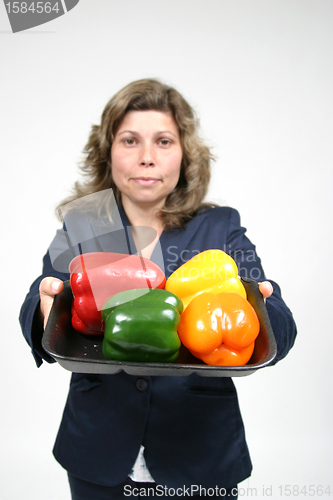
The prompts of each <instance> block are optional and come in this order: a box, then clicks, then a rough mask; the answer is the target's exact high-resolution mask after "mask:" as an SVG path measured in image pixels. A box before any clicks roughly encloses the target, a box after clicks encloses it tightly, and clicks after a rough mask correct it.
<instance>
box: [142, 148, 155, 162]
mask: <svg viewBox="0 0 333 500" xmlns="http://www.w3.org/2000/svg"><path fill="white" fill-rule="evenodd" d="M140 165H141V166H142V167H152V166H154V165H155V160H154V153H153V151H152V147H151V145H149V144H146V145H145V146H144V148H143V150H142V155H141V159H140Z"/></svg>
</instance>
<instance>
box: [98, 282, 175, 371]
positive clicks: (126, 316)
mask: <svg viewBox="0 0 333 500" xmlns="http://www.w3.org/2000/svg"><path fill="white" fill-rule="evenodd" d="M182 310H183V304H182V301H181V300H180V299H179V298H178V297H177V296H176V295H174V294H173V293H171V292H167V291H166V290H161V289H158V288H155V289H150V290H149V291H147V290H139V289H134V290H127V291H124V292H119V293H117V294H115V295H113V296H112V297H110V298H109V299H108V300H107V301H106V303H105V304H104V306H103V310H102V318H103V320H104V322H105V332H104V339H103V345H102V349H103V355H104V357H105V358H107V359H112V360H117V361H136V362H160V363H171V362H173V361H175V360H176V359H177V357H178V354H179V348H180V345H181V342H180V340H179V336H178V333H177V328H178V325H179V322H180V314H181V313H182Z"/></svg>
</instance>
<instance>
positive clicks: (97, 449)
mask: <svg viewBox="0 0 333 500" xmlns="http://www.w3.org/2000/svg"><path fill="white" fill-rule="evenodd" d="M120 215H121V222H122V224H123V225H124V226H125V227H129V222H128V220H127V217H126V214H125V212H124V211H123V209H122V208H121V209H120ZM88 225H89V224H88ZM245 232H246V230H245V229H244V228H243V227H241V225H240V218H239V214H238V212H237V211H236V210H234V209H232V208H229V207H217V208H211V209H208V210H206V211H203V212H201V213H199V214H198V215H197V216H196V217H194V218H193V219H192V220H190V222H188V224H187V225H186V227H185V228H184V229H176V230H173V231H171V232H163V233H162V235H161V237H160V249H161V251H162V257H163V261H164V271H165V274H166V277H168V276H169V275H170V274H171V273H172V272H173V271H174V270H175V269H177V268H178V267H179V266H180V265H182V264H183V263H184V262H186V261H187V260H189V259H190V258H192V257H193V256H194V255H195V254H197V253H198V252H202V251H204V250H208V249H213V248H219V249H221V250H223V251H225V252H227V253H229V254H230V255H231V256H232V257H233V258H234V259H235V261H236V263H237V265H238V269H239V274H240V275H241V276H244V277H249V278H252V279H255V280H257V281H262V280H264V279H266V277H265V274H264V271H263V269H262V266H261V262H260V259H259V257H258V256H257V254H256V251H255V246H254V245H253V244H252V243H251V242H250V240H249V239H248V238H247V236H246V234H245ZM116 233H117V232H115V233H114V234H116ZM87 234H88V235H89V229H88V230H87ZM119 234H120V233H119ZM119 234H118V236H117V237H116V238H114V239H113V240H112V241H111V239H110V235H108V234H99V235H98V236H97V237H94V236H96V234H94V230H93V229H92V230H91V238H90V240H89V238H87V240H86V243H85V248H84V251H94V250H95V251H100V250H105V251H119V250H120V251H121V248H122V245H123V243H124V241H123V238H121V237H119ZM65 237H66V238H67V240H68V237H67V235H66V234H65V233H64V231H59V232H58V235H57V236H56V238H55V242H56V243H57V241H58V242H59V241H61V239H64V238H65ZM125 239H126V247H127V249H128V247H129V246H131V241H130V239H131V237H130V233H126V235H125ZM119 240H121V241H120V242H119ZM117 245H118V246H119V248H118V247H117ZM55 246H57V244H55ZM60 246H61V245H60ZM53 247H54V245H53ZM67 248H68V250H67V253H66V252H62V254H61V252H58V253H59V256H58V257H57V255H56V256H55V257H54V250H53V251H51V254H52V252H53V257H52V263H51V258H50V252H48V253H47V254H46V255H45V257H44V266H43V273H42V275H41V276H40V277H39V278H38V279H37V280H36V281H35V282H34V283H33V284H32V286H31V288H30V291H29V293H28V294H27V297H26V300H25V302H24V304H23V306H22V308H21V313H20V322H21V326H22V331H23V334H24V336H25V338H26V340H27V342H28V343H29V345H30V346H31V348H32V353H33V355H34V357H35V360H36V363H37V365H38V366H39V365H40V364H41V363H42V360H43V359H44V360H46V361H48V362H52V361H53V359H52V358H50V356H49V355H48V354H47V353H46V352H45V351H44V350H43V348H42V346H41V337H42V332H41V331H40V329H39V328H38V327H37V326H36V315H35V311H36V309H37V308H38V304H39V293H38V287H39V283H40V281H41V279H42V278H43V277H45V276H55V277H58V278H60V279H62V280H67V279H69V274H68V273H67V272H64V266H66V265H67V264H66V262H67V261H68V260H69V259H70V258H72V257H73V252H74V254H75V253H78V248H77V247H76V246H75V242H73V245H69V246H67ZM127 251H128V250H127ZM64 255H65V258H64ZM159 258H160V257H159V256H157V255H154V253H153V255H152V257H151V260H153V261H154V260H155V261H156V262H157V263H158V264H160V261H159ZM272 284H273V287H274V292H273V294H272V296H271V297H270V298H269V299H267V303H266V304H267V310H268V313H269V317H270V320H271V323H272V327H273V331H274V333H275V336H276V342H277V347H278V354H277V357H276V358H275V361H274V363H276V362H277V361H279V360H280V359H282V358H283V357H284V356H286V354H287V353H288V351H289V349H290V348H291V347H292V345H293V343H294V340H295V336H296V326H295V323H294V320H293V317H292V314H291V312H290V310H289V309H288V307H287V306H286V304H285V303H284V301H283V299H282V297H281V293H280V288H279V286H278V285H277V284H276V283H275V282H272ZM141 444H142V445H143V446H144V447H145V459H146V462H147V466H148V469H149V471H150V473H151V475H152V476H153V478H154V479H155V481H156V482H157V483H158V484H161V485H165V486H168V487H175V488H176V487H182V486H184V485H185V486H186V487H188V486H190V485H192V484H195V485H199V484H200V485H201V486H202V487H206V488H208V487H215V486H219V487H225V488H228V487H232V486H234V485H236V484H237V483H239V482H240V481H242V480H244V479H245V478H247V477H248V476H249V475H250V474H251V469H252V465H251V460H250V455H249V451H248V448H247V444H246V441H245V434H244V427H243V422H242V417H241V414H240V409H239V405H238V399H237V394H236V390H235V386H234V384H233V381H232V379H231V378H222V377H221V378H210V377H200V376H198V375H196V374H192V375H190V376H188V377H151V376H146V377H136V376H132V375H127V374H125V373H124V372H120V373H118V374H116V375H91V374H77V373H73V374H72V378H71V383H70V390H69V394H68V399H67V403H66V406H65V409H64V413H63V418H62V421H61V425H60V429H59V432H58V436H57V439H56V442H55V446H54V450H53V452H54V455H55V457H56V459H57V460H58V461H59V462H60V464H61V465H62V466H63V467H64V468H65V469H67V470H68V471H69V472H70V473H72V474H74V475H75V476H77V477H79V478H82V479H85V480H87V481H91V482H94V483H99V484H103V485H108V486H114V485H118V484H120V483H122V482H123V481H125V479H126V477H127V476H128V474H129V473H130V471H131V468H132V466H133V464H134V462H135V460H136V457H137V455H138V452H139V449H140V445H141Z"/></svg>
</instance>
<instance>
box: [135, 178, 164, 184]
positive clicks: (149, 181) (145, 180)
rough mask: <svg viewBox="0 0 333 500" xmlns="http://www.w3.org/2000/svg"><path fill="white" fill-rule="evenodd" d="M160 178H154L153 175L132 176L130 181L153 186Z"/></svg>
mask: <svg viewBox="0 0 333 500" xmlns="http://www.w3.org/2000/svg"><path fill="white" fill-rule="evenodd" d="M160 180H161V179H156V178H155V177H132V181H134V182H136V183H137V184H140V185H141V186H153V185H154V184H157V183H158V182H160Z"/></svg>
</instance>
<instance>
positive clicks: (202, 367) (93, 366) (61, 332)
mask: <svg viewBox="0 0 333 500" xmlns="http://www.w3.org/2000/svg"><path fill="white" fill-rule="evenodd" d="M242 282H243V284H244V287H245V289H246V293H247V299H248V301H249V302H250V303H251V304H252V306H253V307H254V309H255V311H256V313H257V316H258V318H259V322H260V333H259V335H258V337H257V339H256V341H255V348H254V351H253V355H252V357H251V359H250V361H249V362H248V363H247V364H246V365H245V366H211V365H206V364H205V363H203V361H201V360H199V359H197V358H195V357H194V356H193V355H192V354H191V353H190V352H189V351H188V350H187V349H186V347H184V346H183V345H182V346H181V349H180V354H179V357H178V359H177V361H176V362H174V363H134V362H130V361H110V360H107V359H105V358H104V356H103V353H102V341H103V336H102V335H98V336H87V335H82V334H81V333H79V332H77V331H76V330H74V328H73V327H72V324H71V305H72V299H73V296H72V291H71V287H70V283H69V281H66V282H65V284H64V289H63V291H62V292H61V293H60V294H59V295H57V296H56V297H55V300H54V303H53V306H52V309H51V313H50V316H49V319H48V322H47V325H46V328H45V332H44V335H43V339H42V345H43V348H44V349H45V351H46V352H47V353H48V354H50V355H51V356H52V357H53V358H54V359H55V360H56V361H57V362H58V363H59V364H60V365H61V366H62V367H63V368H65V369H66V370H69V371H71V372H76V373H99V374H100V373H103V374H115V373H118V372H120V371H122V370H123V371H125V372H126V373H128V374H130V375H139V376H143V375H148V376H150V375H155V376H186V375H190V374H192V373H196V374H198V375H201V376H204V377H242V376H245V375H251V374H252V373H254V372H255V371H257V370H258V369H260V368H264V367H265V366H267V365H269V364H270V363H271V362H272V361H273V359H274V358H275V356H276V342H275V337H274V333H273V330H272V327H271V324H270V321H269V317H268V313H267V309H266V306H265V303H264V300H263V298H262V295H261V293H260V291H259V287H258V284H257V283H256V282H255V281H253V280H250V279H245V278H242Z"/></svg>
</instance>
